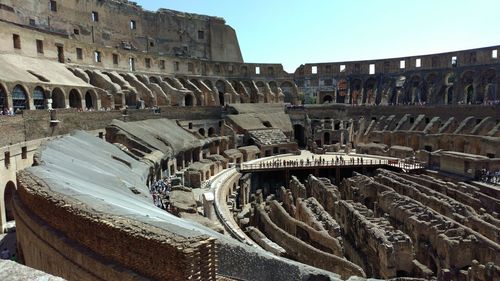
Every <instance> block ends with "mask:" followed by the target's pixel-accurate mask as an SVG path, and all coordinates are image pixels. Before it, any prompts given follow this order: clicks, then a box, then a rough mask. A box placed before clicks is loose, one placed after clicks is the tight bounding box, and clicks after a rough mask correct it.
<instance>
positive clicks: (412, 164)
mask: <svg viewBox="0 0 500 281" xmlns="http://www.w3.org/2000/svg"><path fill="white" fill-rule="evenodd" d="M383 165H387V166H392V167H397V168H401V169H404V170H416V169H424V168H425V167H426V165H425V163H423V162H418V161H409V160H403V159H399V160H391V159H362V158H357V159H356V158H350V159H347V160H345V159H339V160H332V161H326V160H321V161H320V160H315V161H307V160H306V161H304V160H288V161H286V160H281V161H280V160H275V161H266V162H260V163H256V164H240V165H238V166H237V169H238V170H240V171H251V170H273V169H284V168H321V167H325V168H336V167H360V166H361V167H362V166H368V167H370V166H383Z"/></svg>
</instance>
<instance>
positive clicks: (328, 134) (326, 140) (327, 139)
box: [323, 132, 331, 145]
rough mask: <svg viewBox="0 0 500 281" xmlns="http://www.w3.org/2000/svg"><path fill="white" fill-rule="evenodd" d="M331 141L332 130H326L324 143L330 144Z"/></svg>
mask: <svg viewBox="0 0 500 281" xmlns="http://www.w3.org/2000/svg"><path fill="white" fill-rule="evenodd" d="M330 143H331V137H330V132H325V133H324V134H323V145H329V144H330Z"/></svg>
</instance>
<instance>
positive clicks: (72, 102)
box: [69, 89, 82, 108]
mask: <svg viewBox="0 0 500 281" xmlns="http://www.w3.org/2000/svg"><path fill="white" fill-rule="evenodd" d="M69 107H71V108H82V99H81V97H80V93H79V92H78V91H77V90H75V89H73V90H71V91H70V92H69Z"/></svg>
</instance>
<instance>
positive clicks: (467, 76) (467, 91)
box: [461, 70, 476, 104]
mask: <svg viewBox="0 0 500 281" xmlns="http://www.w3.org/2000/svg"><path fill="white" fill-rule="evenodd" d="M461 84H462V86H463V91H464V94H463V97H462V98H461V99H462V101H463V103H465V104H470V103H473V102H475V99H476V98H475V94H474V90H475V88H474V71H471V70H467V71H464V73H462V78H461Z"/></svg>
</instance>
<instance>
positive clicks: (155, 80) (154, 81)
mask: <svg viewBox="0 0 500 281" xmlns="http://www.w3.org/2000/svg"><path fill="white" fill-rule="evenodd" d="M149 83H154V84H158V85H159V84H160V83H161V81H160V79H159V78H158V77H156V76H151V77H149Z"/></svg>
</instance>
